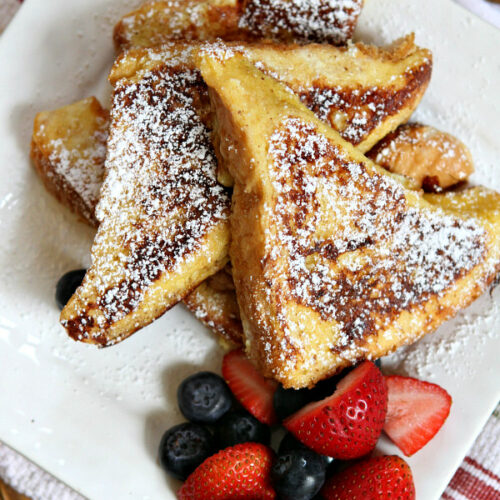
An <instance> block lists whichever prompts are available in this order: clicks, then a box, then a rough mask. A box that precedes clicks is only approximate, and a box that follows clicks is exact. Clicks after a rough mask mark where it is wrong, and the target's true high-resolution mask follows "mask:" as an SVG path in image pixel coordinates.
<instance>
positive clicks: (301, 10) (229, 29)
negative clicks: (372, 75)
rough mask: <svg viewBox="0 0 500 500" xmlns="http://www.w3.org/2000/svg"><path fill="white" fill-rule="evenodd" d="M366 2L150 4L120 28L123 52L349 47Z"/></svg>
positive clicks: (196, 0)
mask: <svg viewBox="0 0 500 500" xmlns="http://www.w3.org/2000/svg"><path fill="white" fill-rule="evenodd" d="M362 6H363V0H168V1H164V0H162V1H152V2H146V3H145V4H143V5H142V6H140V7H139V8H138V9H136V10H134V11H132V12H130V13H129V14H127V15H125V16H124V17H123V18H122V19H121V20H120V21H119V22H118V24H117V25H116V26H115V29H114V32H113V39H114V42H115V46H116V49H117V50H118V51H123V50H127V49H130V48H140V47H152V46H154V45H159V44H162V43H165V42H168V41H171V40H215V39H216V38H221V39H224V40H240V41H242V40H247V41H250V40H257V39H272V40H283V41H303V42H327V43H333V44H337V45H341V44H345V43H346V42H347V40H349V39H350V38H351V36H352V33H353V31H354V28H355V27H356V22H357V20H358V16H359V14H360V12H361V8H362Z"/></svg>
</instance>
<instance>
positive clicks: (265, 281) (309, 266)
mask: <svg viewBox="0 0 500 500" xmlns="http://www.w3.org/2000/svg"><path fill="white" fill-rule="evenodd" d="M199 64H200V67H201V71H202V74H203V77H204V79H205V81H206V82H207V84H208V85H209V87H210V90H211V97H212V98H213V104H214V106H215V108H216V111H217V121H218V127H219V131H220V133H221V135H222V139H221V148H222V149H223V152H222V154H223V155H224V156H225V158H226V160H227V164H228V165H229V168H230V171H231V174H233V176H234V178H235V188H234V192H233V206H232V216H231V231H232V243H231V248H230V255H231V262H232V265H233V275H234V280H235V286H236V291H237V296H238V303H239V305H240V309H241V316H242V321H243V326H244V332H245V343H246V346H247V352H248V354H249V356H250V357H251V358H252V359H253V360H254V361H255V362H256V363H257V364H258V366H259V367H260V369H261V370H262V372H263V374H264V375H265V376H270V377H274V378H276V379H278V380H279V381H280V382H281V383H282V384H283V385H284V386H285V387H295V388H300V387H304V386H310V385H312V384H314V383H315V382H317V381H318V380H320V379H322V378H324V377H327V376H329V375H331V374H333V373H335V372H336V371H337V370H338V369H340V368H341V367H343V366H346V365H349V364H352V363H355V362H357V361H358V360H360V359H364V358H367V357H368V358H376V357H379V356H381V355H384V354H386V353H388V352H390V351H392V350H394V349H396V348H397V347H399V346H401V345H403V344H407V343H411V342H414V341H415V340H416V339H417V338H419V337H420V336H422V335H424V334H425V333H427V332H429V331H432V330H433V329H435V328H436V327H437V326H438V325H439V324H441V323H442V322H443V321H445V320H446V319H448V318H450V317H451V316H453V315H454V314H455V313H456V312H457V311H458V310H459V309H460V308H462V307H465V306H466V305H468V304H469V303H470V302H471V301H472V300H474V298H476V297H477V296H478V295H479V294H480V293H481V292H482V291H484V290H485V288H486V287H487V286H488V283H490V282H491V280H492V279H493V278H494V276H495V274H496V272H497V270H498V267H499V262H500V242H499V238H498V235H497V233H496V231H495V227H494V226H493V225H492V224H491V222H490V221H489V220H488V217H485V216H479V215H477V214H476V213H473V212H471V214H472V215H473V216H472V217H470V216H464V215H462V216H459V215H458V212H457V211H453V210H450V209H448V208H446V206H445V205H443V208H441V207H439V206H437V205H436V204H430V203H428V202H426V201H425V200H423V199H422V198H421V196H420V195H419V193H417V192H414V191H408V190H406V189H404V188H403V187H402V186H401V184H399V183H398V182H397V181H396V180H395V179H394V178H392V177H391V176H390V175H389V174H387V173H386V172H385V171H384V170H383V169H381V168H379V167H377V166H376V165H374V164H373V163H372V162H370V160H368V159H367V158H366V157H364V156H363V155H362V154H361V153H359V151H357V150H356V149H354V148H353V147H352V146H351V145H349V144H348V143H347V142H345V141H343V140H342V139H341V138H340V136H339V135H338V134H337V133H336V132H335V131H333V130H331V129H330V128H328V127H326V126H325V125H324V124H322V123H321V122H320V121H319V120H318V119H317V118H315V117H314V115H313V114H312V113H311V112H310V111H308V110H307V109H306V108H305V107H304V106H303V105H302V104H301V103H300V102H299V101H298V100H297V98H295V97H294V96H293V95H291V94H290V93H289V92H287V91H286V90H285V89H284V88H283V87H281V86H280V85H279V84H277V83H276V81H275V80H273V79H270V78H267V77H265V76H264V75H263V74H262V73H260V72H259V71H257V70H256V69H255V68H254V67H253V66H252V65H251V64H249V63H248V62H247V61H245V59H244V58H243V57H241V56H239V55H238V54H235V53H234V52H233V51H231V50H230V49H226V51H224V49H223V47H222V46H220V45H219V46H218V47H207V48H206V49H205V51H204V52H203V53H202V54H201V56H200V61H199ZM248 103H251V105H249V104H248ZM495 203H497V204H499V203H500V199H497V200H496V201H495ZM476 215H477V216H476ZM474 216H476V217H474Z"/></svg>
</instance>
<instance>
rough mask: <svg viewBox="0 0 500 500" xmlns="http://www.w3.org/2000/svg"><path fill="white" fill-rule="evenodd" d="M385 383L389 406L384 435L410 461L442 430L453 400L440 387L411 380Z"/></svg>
mask: <svg viewBox="0 0 500 500" xmlns="http://www.w3.org/2000/svg"><path fill="white" fill-rule="evenodd" d="M385 380H386V382H387V390H388V392H389V403H388V406H387V417H386V421H385V425H384V431H385V433H386V434H387V435H388V436H389V437H390V438H391V440H392V441H394V443H395V444H396V445H397V446H398V447H399V448H400V450H401V451H402V452H403V453H404V454H405V455H406V456H407V457H409V456H411V455H413V454H414V453H415V452H417V451H418V450H420V448H422V447H423V446H425V445H426V444H427V443H428V442H429V441H430V440H431V439H432V438H433V437H434V436H435V435H436V433H437V431H439V429H441V426H442V425H443V424H444V421H445V420H446V419H447V417H448V415H449V414H450V407H451V396H450V395H449V394H448V393H447V392H446V391H445V390H444V389H443V388H442V387H439V385H436V384H431V383H430V382H424V381H422V380H417V379H415V378H411V377H400V376H399V375H393V376H390V377H386V378H385Z"/></svg>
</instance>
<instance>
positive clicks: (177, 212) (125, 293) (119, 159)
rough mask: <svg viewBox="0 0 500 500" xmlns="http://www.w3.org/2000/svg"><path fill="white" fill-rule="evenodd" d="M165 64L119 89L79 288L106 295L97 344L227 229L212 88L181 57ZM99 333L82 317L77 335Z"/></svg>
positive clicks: (122, 82)
mask: <svg viewBox="0 0 500 500" xmlns="http://www.w3.org/2000/svg"><path fill="white" fill-rule="evenodd" d="M180 57H182V56H180ZM166 59H167V62H165V63H164V64H158V67H156V68H155V69H151V70H147V71H145V72H144V73H143V74H141V75H140V77H138V78H137V81H131V80H128V79H122V80H119V81H118V82H117V83H116V86H115V90H114V97H113V107H112V112H111V130H110V137H109V141H108V157H107V161H106V166H107V170H108V175H107V177H106V179H105V182H104V185H103V188H102V191H101V201H100V202H99V205H98V207H97V217H98V218H99V220H100V222H101V225H100V227H99V231H98V233H97V236H96V240H95V243H94V247H93V251H92V255H93V264H92V269H91V273H92V271H93V273H92V275H93V280H89V281H88V282H87V281H86V282H85V283H84V286H83V287H82V288H81V289H80V291H79V296H80V297H82V298H85V297H86V296H89V297H91V290H92V289H93V288H96V289H97V294H98V296H97V304H96V305H97V307H98V309H99V312H100V313H99V316H98V317H97V320H96V321H97V324H98V327H99V328H98V329H97V333H96V334H95V336H96V338H100V337H101V335H103V332H104V331H105V330H106V328H108V327H109V325H111V324H113V323H115V322H117V321H119V320H120V319H122V318H123V317H124V316H126V315H127V314H129V313H130V312H132V311H134V310H135V309H136V308H137V307H138V305H139V304H140V303H141V301H142V300H143V298H144V295H145V293H146V291H147V290H148V287H149V286H150V285H151V284H152V283H153V282H154V281H156V280H157V279H158V278H159V277H160V276H161V275H162V273H164V272H165V271H169V272H175V270H176V269H177V267H178V265H179V264H182V263H185V262H186V260H189V259H192V258H194V255H195V254H196V252H197V251H198V250H200V248H201V247H202V245H203V240H204V239H205V238H207V237H208V234H209V233H210V231H212V230H213V228H214V227H215V226H216V225H217V224H219V223H224V224H226V223H227V222H226V221H227V218H228V215H229V210H228V208H229V198H228V196H227V193H226V192H225V191H224V189H223V188H222V187H221V186H219V185H218V184H217V182H216V178H215V169H216V159H215V154H214V151H213V148H212V146H211V143H210V129H209V128H208V127H207V120H208V116H207V114H208V107H207V106H208V95H207V93H206V87H205V85H204V84H203V82H202V80H201V76H200V75H199V73H198V72H197V71H196V70H194V69H192V68H191V66H189V65H187V64H185V65H184V66H179V65H178V64H179V57H178V58H177V59H175V58H174V59H169V58H168V57H166ZM172 64H174V66H172ZM206 257H207V259H208V261H210V260H211V259H217V256H216V255H214V256H211V255H207V256H206ZM179 298H180V297H179ZM177 300H178V299H177ZM91 327H95V324H94V322H93V321H91V320H90V319H89V318H86V312H85V311H82V315H81V317H80V318H79V320H78V325H77V327H76V328H75V329H76V331H77V332H79V333H77V335H83V336H84V337H85V336H86V335H87V332H88V329H89V328H91ZM100 341H101V342H105V343H110V342H111V341H110V340H109V339H106V338H104V339H101V340H100Z"/></svg>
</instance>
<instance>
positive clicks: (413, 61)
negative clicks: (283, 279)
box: [215, 34, 432, 186]
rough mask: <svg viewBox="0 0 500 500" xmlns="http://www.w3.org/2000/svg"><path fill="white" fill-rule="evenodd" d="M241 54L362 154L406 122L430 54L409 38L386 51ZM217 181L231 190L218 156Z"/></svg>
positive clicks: (276, 48)
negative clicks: (297, 97)
mask: <svg viewBox="0 0 500 500" xmlns="http://www.w3.org/2000/svg"><path fill="white" fill-rule="evenodd" d="M231 47H232V49H233V51H238V45H234V44H232V45H231ZM239 51H240V52H243V53H244V54H245V55H246V56H247V57H248V58H249V59H250V60H251V61H252V62H253V63H254V64H255V65H256V66H257V67H258V68H259V69H260V70H261V71H263V72H264V73H265V74H267V75H270V76H272V77H274V78H276V79H277V80H279V81H280V82H282V83H284V84H285V85H286V87H287V88H289V89H290V90H292V91H293V92H294V93H295V94H297V95H298V96H299V97H300V99H301V101H302V102H303V103H304V104H305V105H306V106H307V107H308V108H309V109H311V110H312V111H313V112H314V113H315V114H316V115H317V116H318V118H320V119H321V120H323V121H325V122H326V123H328V124H329V125H330V126H331V127H333V128H334V129H335V130H337V131H338V132H339V133H340V135H341V136H342V137H343V138H344V139H345V140H347V141H349V142H350V143H351V144H353V145H355V146H356V147H357V148H358V149H359V150H360V151H361V152H366V151H368V150H369V149H371V148H372V147H373V146H374V145H375V144H376V143H377V142H378V141H379V140H380V139H382V138H383V137H385V136H386V135H387V134H389V133H390V132H391V131H393V130H394V129H396V128H397V127H398V125H401V124H402V123H405V122H406V121H407V120H408V119H409V118H410V116H411V114H412V113H413V111H415V109H416V107H417V106H418V104H419V102H420V101H421V99H422V97H423V95H424V93H425V91H426V89H427V86H428V84H429V81H430V78H431V73H432V54H431V52H430V51H429V50H427V49H424V48H421V47H418V46H417V45H416V44H415V37H414V35H413V34H410V35H407V36H405V37H403V38H401V39H399V40H396V41H394V42H393V43H392V44H391V45H389V46H387V47H376V46H373V45H366V44H364V43H351V44H350V45H349V46H348V47H332V46H328V45H319V44H309V45H304V46H298V45H280V44H278V45H276V44H274V45H269V44H252V45H246V46H244V49H240V50H239ZM215 137H216V143H215V149H216V152H218V151H219V149H220V148H219V146H218V143H217V140H218V135H217V134H215ZM219 181H220V182H221V183H222V184H224V185H226V186H230V185H232V179H231V177H230V176H229V175H228V173H227V169H226V168H225V165H224V158H223V157H222V156H221V155H219Z"/></svg>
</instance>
